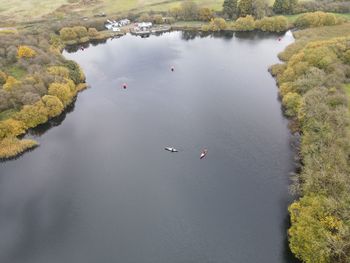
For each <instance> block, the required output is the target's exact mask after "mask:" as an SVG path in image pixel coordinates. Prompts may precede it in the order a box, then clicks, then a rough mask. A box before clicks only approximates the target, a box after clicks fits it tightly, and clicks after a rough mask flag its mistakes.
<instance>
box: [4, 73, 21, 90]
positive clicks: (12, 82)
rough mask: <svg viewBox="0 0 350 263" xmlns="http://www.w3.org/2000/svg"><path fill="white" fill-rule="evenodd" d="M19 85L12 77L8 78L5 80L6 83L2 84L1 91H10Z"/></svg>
mask: <svg viewBox="0 0 350 263" xmlns="http://www.w3.org/2000/svg"><path fill="white" fill-rule="evenodd" d="M19 83H20V82H19V81H18V80H17V79H15V78H14V77H12V76H9V77H8V78H7V79H6V83H5V84H4V86H3V89H4V90H6V91H11V90H12V89H13V88H14V87H15V86H16V85H17V84H19Z"/></svg>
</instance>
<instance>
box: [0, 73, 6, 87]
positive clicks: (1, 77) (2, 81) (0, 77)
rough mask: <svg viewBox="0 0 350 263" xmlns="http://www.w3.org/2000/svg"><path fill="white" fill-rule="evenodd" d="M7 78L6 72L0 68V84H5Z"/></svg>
mask: <svg viewBox="0 0 350 263" xmlns="http://www.w3.org/2000/svg"><path fill="white" fill-rule="evenodd" d="M6 79H7V75H6V73H5V72H3V71H1V70H0V85H4V84H5V83H6Z"/></svg>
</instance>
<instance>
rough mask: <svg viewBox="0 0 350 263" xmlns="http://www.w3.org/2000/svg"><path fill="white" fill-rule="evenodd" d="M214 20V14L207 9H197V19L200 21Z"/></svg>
mask: <svg viewBox="0 0 350 263" xmlns="http://www.w3.org/2000/svg"><path fill="white" fill-rule="evenodd" d="M213 18H214V13H213V11H212V10H210V9H209V8H207V7H204V8H201V9H199V12H198V19H199V20H201V21H210V20H212V19H213Z"/></svg>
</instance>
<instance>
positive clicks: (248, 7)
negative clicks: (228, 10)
mask: <svg viewBox="0 0 350 263" xmlns="http://www.w3.org/2000/svg"><path fill="white" fill-rule="evenodd" d="M238 12H239V16H243V17H244V16H247V15H252V14H253V0H240V1H239V2H238Z"/></svg>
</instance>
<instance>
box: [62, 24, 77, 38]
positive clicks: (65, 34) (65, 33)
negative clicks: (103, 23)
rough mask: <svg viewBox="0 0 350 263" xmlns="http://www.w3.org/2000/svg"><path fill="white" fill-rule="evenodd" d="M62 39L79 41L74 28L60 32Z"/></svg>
mask: <svg viewBox="0 0 350 263" xmlns="http://www.w3.org/2000/svg"><path fill="white" fill-rule="evenodd" d="M60 37H61V39H62V40H63V41H68V40H75V39H77V37H78V35H77V33H76V32H75V31H74V30H73V28H70V27H64V28H62V29H61V30H60Z"/></svg>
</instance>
